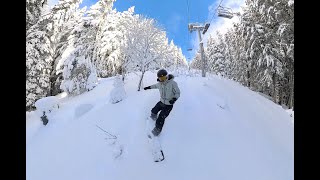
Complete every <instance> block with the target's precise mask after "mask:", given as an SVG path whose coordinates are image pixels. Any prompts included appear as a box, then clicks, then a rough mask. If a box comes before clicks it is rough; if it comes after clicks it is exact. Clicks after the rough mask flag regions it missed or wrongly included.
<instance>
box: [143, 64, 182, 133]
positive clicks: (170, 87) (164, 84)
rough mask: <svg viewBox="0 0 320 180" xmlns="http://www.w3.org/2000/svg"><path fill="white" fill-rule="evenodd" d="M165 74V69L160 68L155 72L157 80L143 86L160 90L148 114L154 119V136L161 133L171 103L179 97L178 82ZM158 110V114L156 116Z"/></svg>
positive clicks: (170, 108)
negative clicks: (158, 96) (154, 82)
mask: <svg viewBox="0 0 320 180" xmlns="http://www.w3.org/2000/svg"><path fill="white" fill-rule="evenodd" d="M167 75H168V73H167V71H166V70H164V69H160V70H159V71H158V73H157V76H158V78H157V81H159V82H158V83H157V84H153V85H151V86H147V87H145V88H143V89H144V90H147V89H159V91H160V101H159V102H158V103H157V104H156V105H155V106H154V107H153V108H152V110H151V116H150V117H151V119H153V120H154V121H156V125H155V127H154V129H153V130H152V134H153V135H154V136H158V135H159V134H160V133H161V131H162V127H163V125H164V121H165V119H166V117H168V115H169V113H170V112H171V110H172V108H173V104H174V103H175V102H176V100H177V99H178V98H179V97H180V89H179V87H178V84H177V83H176V82H175V81H174V80H173V78H174V76H173V75H172V74H169V75H168V76H167ZM159 111H160V114H159V117H157V115H158V113H159Z"/></svg>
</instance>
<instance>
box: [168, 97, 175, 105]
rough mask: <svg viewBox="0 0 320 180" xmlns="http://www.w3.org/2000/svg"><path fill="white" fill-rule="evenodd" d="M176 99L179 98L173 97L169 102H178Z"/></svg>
mask: <svg viewBox="0 0 320 180" xmlns="http://www.w3.org/2000/svg"><path fill="white" fill-rule="evenodd" d="M176 100H177V98H172V99H171V100H170V101H169V103H170V104H174V103H175V102H176Z"/></svg>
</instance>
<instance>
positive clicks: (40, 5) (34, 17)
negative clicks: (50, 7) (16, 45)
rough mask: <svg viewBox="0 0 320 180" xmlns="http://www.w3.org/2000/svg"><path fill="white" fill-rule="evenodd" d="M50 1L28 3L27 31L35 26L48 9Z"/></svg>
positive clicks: (29, 0) (30, 0)
mask: <svg viewBox="0 0 320 180" xmlns="http://www.w3.org/2000/svg"><path fill="white" fill-rule="evenodd" d="M47 3H48V0H27V1H26V30H27V31H28V30H29V28H30V27H31V26H33V25H35V24H36V23H37V22H38V20H39V18H40V17H41V16H42V15H43V14H44V11H45V10H46V8H47Z"/></svg>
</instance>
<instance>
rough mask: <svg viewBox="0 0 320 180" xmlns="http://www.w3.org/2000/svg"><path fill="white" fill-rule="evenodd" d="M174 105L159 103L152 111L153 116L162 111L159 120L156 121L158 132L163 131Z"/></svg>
mask: <svg viewBox="0 0 320 180" xmlns="http://www.w3.org/2000/svg"><path fill="white" fill-rule="evenodd" d="M172 108H173V105H166V104H163V103H162V102H161V101H159V102H158V103H157V104H156V105H155V106H154V107H153V108H152V110H151V112H152V113H153V114H158V112H159V111H160V114H159V116H158V119H157V121H156V128H157V129H158V130H160V132H161V130H162V127H163V124H164V121H165V119H166V117H168V115H169V114H170V111H171V110H172Z"/></svg>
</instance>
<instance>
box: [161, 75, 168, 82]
mask: <svg viewBox="0 0 320 180" xmlns="http://www.w3.org/2000/svg"><path fill="white" fill-rule="evenodd" d="M166 79H167V76H161V77H159V80H160V81H164V80H166Z"/></svg>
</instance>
